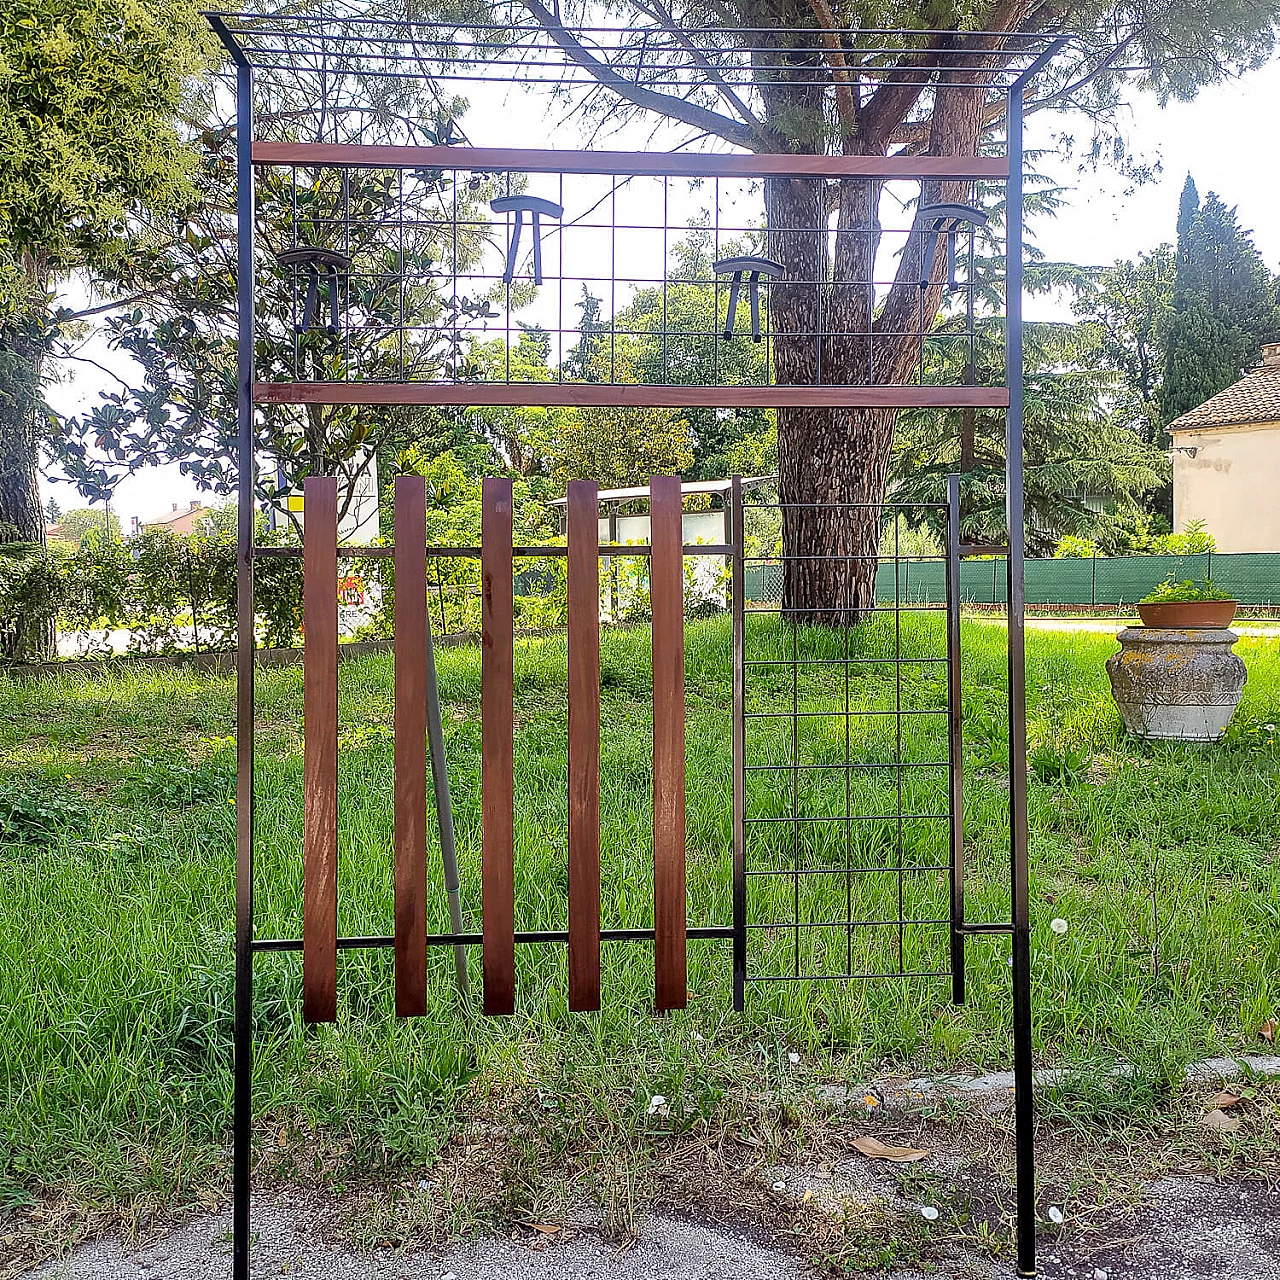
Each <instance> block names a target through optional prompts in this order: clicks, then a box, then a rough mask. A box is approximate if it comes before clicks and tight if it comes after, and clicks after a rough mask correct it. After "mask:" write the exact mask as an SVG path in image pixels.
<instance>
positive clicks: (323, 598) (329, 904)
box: [302, 476, 338, 1022]
mask: <svg viewBox="0 0 1280 1280" xmlns="http://www.w3.org/2000/svg"><path fill="white" fill-rule="evenodd" d="M303 511H304V516H303V519H304V522H305V523H304V527H303V553H302V564H303V589H302V629H303V643H304V646H305V647H304V649H303V658H302V671H303V677H302V688H303V692H302V716H303V740H304V746H303V838H302V1017H303V1020H304V1021H305V1022H332V1021H334V1019H336V1018H337V1016H338V482H337V480H336V479H335V478H334V477H332V476H312V477H309V478H308V479H307V480H306V481H304V483H303Z"/></svg>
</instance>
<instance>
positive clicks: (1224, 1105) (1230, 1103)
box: [1205, 1093, 1240, 1111]
mask: <svg viewBox="0 0 1280 1280" xmlns="http://www.w3.org/2000/svg"><path fill="white" fill-rule="evenodd" d="M1239 1102H1240V1096H1239V1095H1238V1094H1235V1093H1215V1094H1214V1095H1213V1097H1212V1098H1210V1099H1209V1101H1208V1102H1207V1103H1205V1106H1207V1107H1218V1108H1221V1110H1223V1111H1227V1110H1229V1109H1230V1108H1231V1107H1234V1106H1236V1105H1238V1104H1239Z"/></svg>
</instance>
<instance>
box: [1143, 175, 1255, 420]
mask: <svg viewBox="0 0 1280 1280" xmlns="http://www.w3.org/2000/svg"><path fill="white" fill-rule="evenodd" d="M1277 334H1280V309H1278V308H1277V305H1276V296H1275V288H1274V286H1273V284H1272V281H1271V278H1270V276H1269V274H1268V272H1267V269H1266V267H1265V266H1264V265H1263V262H1262V257H1261V255H1260V254H1259V253H1258V250H1257V249H1256V248H1255V247H1254V244H1253V240H1252V239H1251V238H1250V233H1249V232H1248V231H1246V230H1244V229H1243V228H1241V226H1240V224H1239V221H1238V220H1237V217H1236V211H1235V209H1234V208H1228V207H1227V206H1226V205H1225V204H1224V203H1223V202H1222V200H1221V199H1219V197H1218V196H1216V195H1215V194H1214V193H1213V192H1212V191H1211V192H1209V195H1208V197H1207V198H1206V199H1205V201H1204V202H1203V204H1202V203H1201V201H1200V197H1199V193H1198V192H1197V190H1196V185H1195V182H1194V181H1193V180H1192V178H1191V175H1190V174H1188V175H1187V181H1186V184H1185V185H1184V186H1183V188H1182V199H1181V201H1180V203H1179V206H1178V247H1177V253H1176V255H1175V276H1174V289H1173V319H1172V321H1171V323H1170V325H1169V330H1168V337H1167V340H1166V344H1165V352H1164V384H1163V386H1162V388H1161V395H1160V407H1161V416H1162V418H1163V420H1164V424H1165V426H1168V424H1169V423H1171V422H1172V421H1173V420H1174V419H1175V418H1178V417H1180V416H1181V415H1182V414H1184V413H1187V412H1189V411H1190V410H1192V409H1194V408H1196V407H1197V406H1198V405H1201V404H1203V403H1204V402H1205V401H1206V400H1208V399H1209V397H1210V396H1213V395H1216V394H1217V393H1218V392H1219V391H1222V390H1224V389H1225V388H1227V387H1229V386H1231V384H1232V383H1233V382H1236V381H1238V380H1239V379H1240V378H1241V377H1243V376H1244V374H1245V373H1246V372H1247V371H1248V370H1249V369H1250V368H1251V367H1252V366H1253V365H1254V364H1255V363H1256V361H1257V358H1258V353H1259V351H1260V349H1261V347H1262V344H1263V343H1264V342H1268V341H1271V340H1272V339H1274V338H1275V337H1276V336H1277Z"/></svg>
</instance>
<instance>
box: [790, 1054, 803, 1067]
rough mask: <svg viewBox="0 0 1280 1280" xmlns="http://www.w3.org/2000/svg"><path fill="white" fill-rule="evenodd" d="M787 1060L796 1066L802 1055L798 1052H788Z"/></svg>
mask: <svg viewBox="0 0 1280 1280" xmlns="http://www.w3.org/2000/svg"><path fill="white" fill-rule="evenodd" d="M787 1061H788V1062H789V1063H791V1065H792V1066H793V1067H794V1066H795V1064H796V1063H797V1062H799V1061H800V1055H799V1054H798V1053H789V1054H787Z"/></svg>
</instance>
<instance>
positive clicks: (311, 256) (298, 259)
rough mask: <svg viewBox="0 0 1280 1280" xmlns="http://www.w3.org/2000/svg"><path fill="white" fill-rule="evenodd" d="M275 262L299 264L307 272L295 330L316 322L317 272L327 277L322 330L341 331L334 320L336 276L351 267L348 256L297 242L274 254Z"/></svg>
mask: <svg viewBox="0 0 1280 1280" xmlns="http://www.w3.org/2000/svg"><path fill="white" fill-rule="evenodd" d="M276 261H277V262H279V263H280V265H281V266H282V267H301V268H302V269H303V270H304V271H305V272H306V273H307V297H306V302H305V303H304V305H303V308H302V323H301V324H297V325H294V329H295V330H296V331H297V332H298V333H305V332H306V331H307V330H308V329H314V328H316V326H317V322H318V321H319V318H320V317H319V310H320V273H321V272H324V274H325V275H326V276H327V277H328V279H329V323H328V325H327V326H326V329H327V331H328V332H329V333H331V334H336V333H338V332H340V331H341V328H342V326H341V325H340V324H339V323H338V276H339V274H340V273H342V272H346V271H350V270H351V259H350V258H348V257H347V255H346V254H345V253H339V252H338V251H337V250H336V249H320V248H317V247H316V246H315V245H309V244H304V245H299V246H298V248H296V249H286V250H284V252H283V253H278V254H276Z"/></svg>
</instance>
